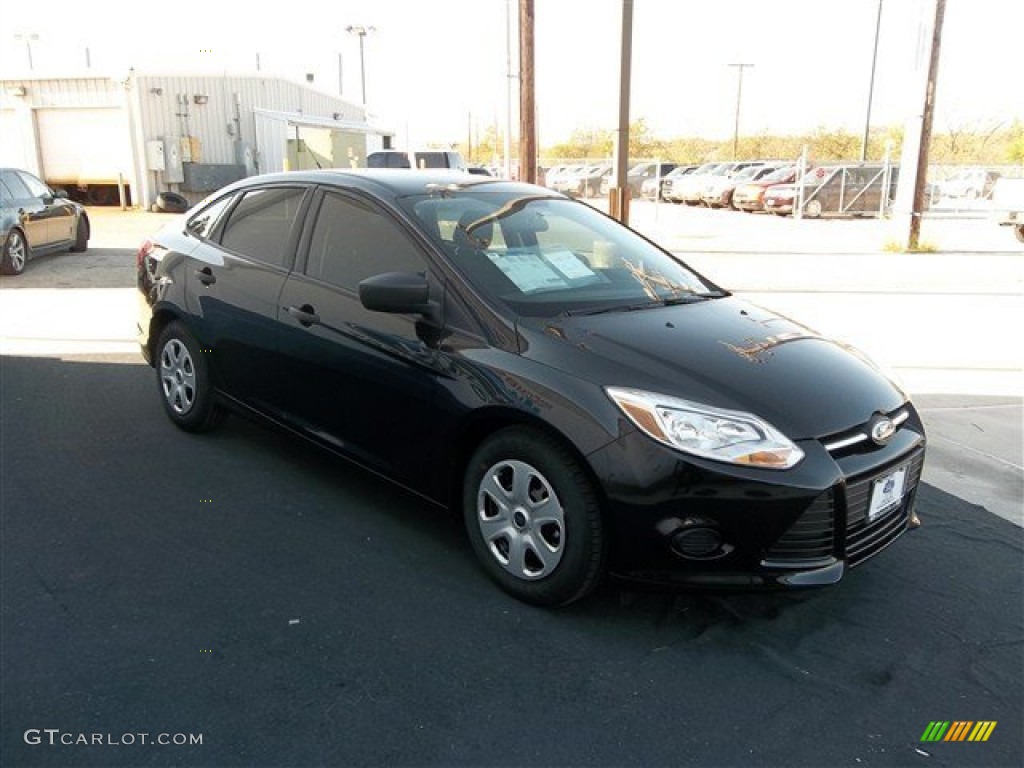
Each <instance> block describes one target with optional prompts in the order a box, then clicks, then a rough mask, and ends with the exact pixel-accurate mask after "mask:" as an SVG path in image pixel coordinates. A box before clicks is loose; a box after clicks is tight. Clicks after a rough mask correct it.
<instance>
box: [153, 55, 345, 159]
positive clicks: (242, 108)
mask: <svg viewBox="0 0 1024 768" xmlns="http://www.w3.org/2000/svg"><path fill="white" fill-rule="evenodd" d="M135 88H136V91H137V98H138V99H139V110H140V115H141V121H140V122H141V128H142V133H143V139H144V140H146V139H156V138H170V137H181V136H187V135H190V136H197V137H198V138H199V139H200V141H201V143H202V157H201V160H200V161H201V162H203V163H234V162H235V161H236V158H235V142H236V139H237V137H238V136H239V135H240V136H241V140H242V142H243V143H246V144H249V145H255V144H256V130H257V128H256V117H255V112H254V110H256V109H271V110H279V111H284V112H293V113H295V112H297V113H301V114H304V115H311V116H317V117H323V118H328V119H330V118H335V116H337V118H335V119H344V120H355V121H359V122H363V121H365V113H364V111H363V109H362V108H361V107H359V106H357V105H355V104H352V103H350V102H347V101H345V100H344V99H342V98H340V97H338V96H330V95H328V94H324V93H320V92H318V91H314V90H311V89H309V88H306V87H303V86H301V85H299V84H297V83H292V82H290V81H287V80H278V79H275V78H263V77H231V76H227V77H219V76H218V77H199V76H174V75H139V76H138V77H137V78H136V80H135ZM236 94H237V103H236V98H235V95H236ZM196 96H200V97H203V96H205V97H206V103H205V104H197V103H196V98H195V97H196ZM239 117H240V120H238V121H236V118H239ZM239 123H240V124H239ZM229 126H230V130H229ZM230 131H234V132H235V133H234V134H232V133H231V132H230Z"/></svg>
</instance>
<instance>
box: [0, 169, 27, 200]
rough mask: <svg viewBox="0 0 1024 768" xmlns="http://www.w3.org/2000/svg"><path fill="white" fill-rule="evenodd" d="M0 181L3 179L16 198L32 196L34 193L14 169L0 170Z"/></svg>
mask: <svg viewBox="0 0 1024 768" xmlns="http://www.w3.org/2000/svg"><path fill="white" fill-rule="evenodd" d="M0 181H3V183H4V185H5V186H6V187H7V189H9V190H10V192H11V194H12V195H13V196H14V197H15V198H16V199H24V198H29V197H32V193H31V192H29V191H28V187H26V186H25V182H23V181H22V180H21V178H19V176H18V174H16V173H15V172H14V171H0Z"/></svg>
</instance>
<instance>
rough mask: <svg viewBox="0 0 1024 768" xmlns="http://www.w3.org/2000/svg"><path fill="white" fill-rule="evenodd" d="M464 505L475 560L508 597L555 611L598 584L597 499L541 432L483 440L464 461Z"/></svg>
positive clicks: (522, 430) (601, 543)
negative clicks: (466, 460)
mask: <svg viewBox="0 0 1024 768" xmlns="http://www.w3.org/2000/svg"><path fill="white" fill-rule="evenodd" d="M462 503H463V515H464V518H465V524H466V531H467V534H468V536H469V540H470V543H471V544H472V546H473V550H474V552H475V553H476V555H477V558H478V559H479V560H480V563H481V565H482V566H483V567H484V570H485V571H487V573H488V575H489V576H490V577H491V578H492V579H493V580H494V581H496V582H497V583H498V584H499V585H500V586H501V587H502V588H503V589H504V590H505V591H506V592H508V593H509V594H511V595H513V596H515V597H517V598H519V599H520V600H523V601H525V602H528V603H533V604H535V605H544V606H558V605H565V604H567V603H571V602H573V601H574V600H579V599H580V598H582V597H584V596H586V595H587V594H588V593H589V592H590V591H591V590H593V588H594V587H595V586H597V584H598V582H599V581H600V579H601V576H602V574H603V571H604V557H605V539H604V533H603V527H602V523H601V510H600V507H599V504H598V500H597V494H596V493H595V491H594V488H593V486H592V484H591V482H590V480H589V479H588V478H587V476H586V474H585V473H584V472H583V470H582V469H581V468H580V466H579V464H578V462H577V461H576V459H575V458H574V457H573V456H572V454H570V453H569V451H567V450H566V449H565V448H564V447H563V446H562V445H561V444H560V443H558V442H556V441H555V440H553V439H551V438H550V437H548V436H547V435H545V434H543V433H542V432H539V431H537V430H534V429H530V428H527V427H510V428H507V429H503V430H501V431H499V432H497V433H495V434H494V435H492V436H491V437H490V438H488V439H487V440H486V441H485V442H484V443H483V444H482V445H481V446H480V447H479V448H478V449H477V450H476V452H475V453H474V454H473V456H472V458H471V459H470V461H469V465H468V467H467V469H466V474H465V478H464V482H463V499H462Z"/></svg>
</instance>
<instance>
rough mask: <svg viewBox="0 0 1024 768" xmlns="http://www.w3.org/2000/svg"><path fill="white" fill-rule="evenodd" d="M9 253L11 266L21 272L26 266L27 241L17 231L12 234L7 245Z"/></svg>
mask: <svg viewBox="0 0 1024 768" xmlns="http://www.w3.org/2000/svg"><path fill="white" fill-rule="evenodd" d="M7 253H8V255H9V256H10V259H11V266H12V267H14V269H15V271H17V272H21V270H23V269H24V268H25V241H24V240H22V239H21V235H19V234H17V233H14V234H13V235H11V242H10V243H8V245H7Z"/></svg>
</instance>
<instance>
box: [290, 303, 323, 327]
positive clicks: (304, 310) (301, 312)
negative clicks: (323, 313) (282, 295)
mask: <svg viewBox="0 0 1024 768" xmlns="http://www.w3.org/2000/svg"><path fill="white" fill-rule="evenodd" d="M284 311H285V312H287V313H288V314H289V315H291V316H292V317H294V318H295V319H296V320H298V321H299V325H301V326H303V327H304V328H309V327H310V326H311V325H319V323H320V315H318V314H317V313H316V310H315V309H313V307H312V306H310V305H309V304H303V305H302V306H301V307H285V309H284Z"/></svg>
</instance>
